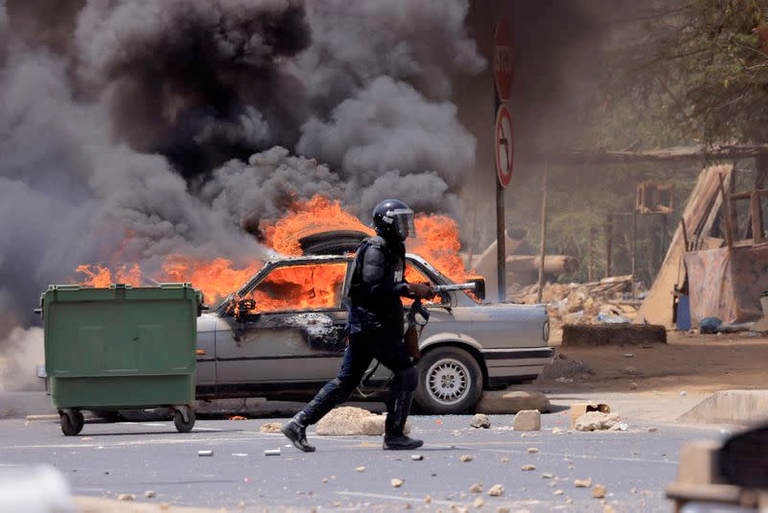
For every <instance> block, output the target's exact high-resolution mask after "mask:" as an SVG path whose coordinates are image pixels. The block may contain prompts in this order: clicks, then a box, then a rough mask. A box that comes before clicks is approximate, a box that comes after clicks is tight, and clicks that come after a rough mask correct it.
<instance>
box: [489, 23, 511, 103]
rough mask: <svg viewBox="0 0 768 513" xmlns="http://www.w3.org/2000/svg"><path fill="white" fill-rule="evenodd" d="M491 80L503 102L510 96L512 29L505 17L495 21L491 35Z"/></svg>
mask: <svg viewBox="0 0 768 513" xmlns="http://www.w3.org/2000/svg"><path fill="white" fill-rule="evenodd" d="M493 43H494V50H493V80H494V82H495V83H496V92H497V93H498V95H499V101H502V102H505V101H508V100H509V99H510V97H511V96H512V47H513V44H512V29H511V25H510V23H509V20H507V18H501V19H500V20H499V21H498V22H496V30H495V32H494V36H493Z"/></svg>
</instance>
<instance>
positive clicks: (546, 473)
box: [541, 472, 555, 479]
mask: <svg viewBox="0 0 768 513" xmlns="http://www.w3.org/2000/svg"><path fill="white" fill-rule="evenodd" d="M554 477H555V476H554V474H550V473H549V472H544V473H543V474H542V475H541V478H542V479H554Z"/></svg>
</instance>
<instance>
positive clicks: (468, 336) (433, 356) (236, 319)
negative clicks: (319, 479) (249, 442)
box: [197, 254, 554, 413]
mask: <svg viewBox="0 0 768 513" xmlns="http://www.w3.org/2000/svg"><path fill="white" fill-rule="evenodd" d="M351 261H352V256H351V255H349V256H343V255H318V256H303V257H291V258H280V259H275V260H272V261H269V262H267V263H266V264H265V265H264V267H263V268H262V269H261V270H260V271H259V272H257V273H256V274H255V275H254V276H253V277H252V278H251V279H250V280H249V281H248V282H247V283H246V284H245V285H243V287H242V288H241V289H240V290H238V291H237V292H235V293H233V294H231V295H230V296H229V297H227V298H226V299H225V300H224V301H223V302H222V303H221V305H220V306H219V307H218V308H217V309H216V310H215V311H213V312H210V313H205V314H203V315H202V316H201V317H200V318H199V319H198V340H197V353H198V356H197V396H198V398H199V399H201V400H204V399H218V398H231V397H248V396H263V397H267V398H272V399H276V398H286V399H287V398H291V399H307V398H309V397H311V396H312V395H313V394H314V393H315V392H317V390H318V388H319V387H320V386H322V385H323V384H324V383H325V382H327V381H328V380H329V379H332V378H333V377H335V375H336V372H337V371H338V368H339V364H340V362H341V358H342V356H343V352H344V349H345V338H346V335H345V330H344V326H345V324H346V320H347V312H346V309H345V308H344V306H343V301H342V299H343V298H344V297H345V296H346V292H347V288H348V286H349V268H350V264H351ZM406 278H407V279H408V280H409V281H424V282H430V283H432V284H437V285H445V284H450V283H451V281H450V280H449V279H448V278H446V277H445V276H444V275H442V274H441V273H440V272H439V271H437V269H435V268H434V267H433V266H431V265H430V264H429V263H428V262H427V261H425V260H424V259H422V258H421V257H419V256H417V255H412V254H409V255H407V270H406ZM427 308H428V310H429V313H430V314H431V315H430V322H429V324H428V325H427V326H426V328H425V329H424V331H423V332H422V334H421V338H420V341H419V347H420V349H421V353H422V358H421V360H420V361H419V364H418V366H417V369H418V372H419V386H418V389H417V391H416V394H415V399H416V401H417V403H418V404H419V406H420V407H421V408H422V410H423V411H425V412H429V413H459V412H464V411H467V410H470V409H472V407H473V406H474V405H475V404H476V402H477V401H478V400H479V398H480V395H481V394H482V391H483V389H493V388H503V387H505V386H508V385H510V384H512V383H519V382H524V381H528V380H532V379H535V378H536V377H537V376H538V375H539V373H540V372H541V371H542V369H543V368H544V366H545V365H547V364H548V363H551V362H552V358H553V355H554V350H553V349H552V348H550V347H548V345H547V342H548V337H549V324H548V320H547V313H546V309H545V307H544V306H543V305H517V304H495V305H483V304H480V303H479V302H478V301H477V300H476V299H473V298H472V297H470V296H469V295H468V294H467V293H465V292H462V291H452V292H445V293H442V294H441V295H440V296H439V297H438V298H436V299H435V301H434V302H432V303H430V304H428V305H427ZM389 377H390V373H389V371H388V370H387V369H386V368H384V367H383V366H377V363H376V362H375V361H374V363H373V364H372V366H371V368H370V369H369V372H368V373H367V374H366V378H365V379H364V380H363V384H362V385H361V386H360V387H359V388H358V390H357V394H358V397H357V398H358V399H359V398H366V397H376V396H377V393H378V391H380V390H381V389H382V388H383V385H385V384H386V382H387V380H388V379H389Z"/></svg>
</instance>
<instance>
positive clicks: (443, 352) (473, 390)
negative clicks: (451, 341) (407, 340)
mask: <svg viewBox="0 0 768 513" xmlns="http://www.w3.org/2000/svg"><path fill="white" fill-rule="evenodd" d="M417 370H418V372H419V385H418V387H417V388H416V393H415V394H414V397H415V399H416V402H417V403H418V405H419V406H420V407H421V408H422V409H423V410H424V411H425V412H426V413H434V414H452V413H464V412H466V411H468V410H469V409H471V408H472V407H473V406H474V405H475V404H476V403H477V401H478V400H479V399H480V395H481V394H482V392H483V373H482V371H481V369H480V365H479V364H478V363H477V361H476V360H475V359H474V358H473V357H472V355H471V354H469V353H468V352H467V351H465V350H463V349H459V348H458V347H448V346H445V347H438V348H436V349H433V350H431V351H429V352H428V353H426V354H425V355H424V357H423V358H422V359H421V360H420V361H419V364H418V366H417Z"/></svg>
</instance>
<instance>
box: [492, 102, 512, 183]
mask: <svg viewBox="0 0 768 513" xmlns="http://www.w3.org/2000/svg"><path fill="white" fill-rule="evenodd" d="M493 139H494V146H495V149H496V173H497V174H498V175H499V183H500V184H501V186H502V187H507V186H508V185H509V181H510V180H511V179H512V161H513V160H514V155H515V150H514V147H513V145H512V140H513V126H512V111H511V110H509V107H507V106H506V105H504V104H501V105H499V110H497V111H496V128H495V130H494V138H493Z"/></svg>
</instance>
